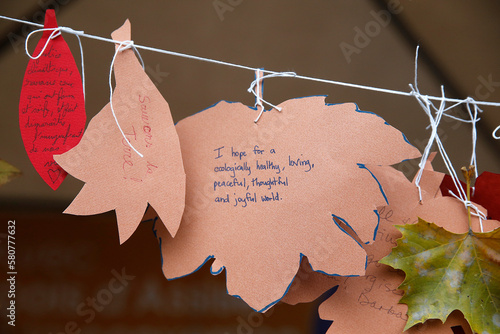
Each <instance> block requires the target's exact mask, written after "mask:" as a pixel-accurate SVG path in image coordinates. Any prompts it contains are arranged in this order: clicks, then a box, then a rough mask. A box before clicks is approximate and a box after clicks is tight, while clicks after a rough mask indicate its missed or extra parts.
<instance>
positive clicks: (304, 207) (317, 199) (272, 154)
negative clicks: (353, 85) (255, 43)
mask: <svg viewBox="0 0 500 334" xmlns="http://www.w3.org/2000/svg"><path fill="white" fill-rule="evenodd" d="M280 107H282V111H281V112H278V111H275V110H272V111H268V112H266V113H264V115H263V116H262V118H261V119H260V120H259V122H258V123H257V124H255V123H254V119H255V117H256V115H257V113H256V111H255V109H253V108H250V107H247V106H244V105H243V104H241V103H229V102H220V103H218V104H216V105H215V106H213V107H212V108H209V109H207V110H205V111H203V112H201V113H198V114H196V115H194V116H191V117H189V118H187V119H185V120H182V121H181V122H179V123H178V124H177V126H176V128H177V132H178V134H179V139H180V141H181V149H182V154H183V159H184V167H185V168H186V174H187V188H186V210H185V212H184V216H183V221H182V224H181V227H180V229H179V233H178V234H177V235H176V237H175V238H171V237H170V236H169V235H168V233H165V231H164V229H163V228H162V227H161V226H160V227H159V228H158V231H157V232H158V233H157V234H158V236H159V238H160V239H161V246H162V254H163V260H164V261H163V271H164V274H165V276H166V277H167V278H176V277H180V276H184V275H187V274H190V273H192V272H194V271H196V270H197V269H199V268H200V267H201V265H202V264H203V263H204V262H205V261H207V260H209V259H211V258H215V261H214V263H213V264H212V267H211V271H212V273H220V272H221V271H222V270H223V269H225V270H226V277H227V289H228V293H229V294H231V295H237V296H239V297H241V298H242V299H243V300H245V302H247V303H248V304H249V305H250V306H251V307H252V308H254V309H256V310H259V311H262V310H265V309H267V308H269V307H270V306H272V305H273V304H274V303H276V302H277V301H278V300H279V299H281V298H282V296H283V295H284V294H285V292H286V290H287V288H288V287H289V286H290V283H291V281H292V279H293V277H294V276H295V274H296V273H297V270H298V268H299V263H300V259H301V257H302V256H303V255H304V256H307V257H308V259H309V262H310V264H311V266H312V267H313V268H314V270H317V271H322V272H325V273H328V274H331V275H333V274H338V275H363V274H364V272H365V265H366V253H365V251H364V250H363V248H362V247H361V246H360V245H359V244H358V243H357V242H356V241H355V240H354V239H352V238H351V237H350V236H349V235H348V234H347V233H344V231H343V230H342V229H341V228H339V226H337V225H336V222H335V221H334V220H333V217H332V215H335V216H336V217H338V219H339V220H343V221H344V222H346V223H347V224H349V225H350V227H351V228H352V229H354V230H355V231H356V233H357V234H358V236H359V238H360V239H361V240H363V242H370V241H373V237H374V232H375V229H376V227H377V224H378V217H377V214H376V212H374V211H375V210H376V208H377V206H378V205H383V204H385V200H384V197H383V193H382V192H381V189H380V186H379V184H378V182H377V180H376V179H375V178H374V177H373V176H372V174H371V172H370V171H369V170H368V169H367V168H366V167H365V166H364V165H363V164H381V165H388V164H394V163H397V162H400V161H401V160H403V159H408V158H414V157H417V156H419V155H420V154H419V152H418V150H417V149H416V148H414V147H412V146H411V145H409V144H408V143H407V142H406V141H405V139H404V137H403V135H402V134H401V132H399V131H398V130H396V129H394V128H393V127H391V126H390V125H388V124H387V123H385V122H384V120H383V119H382V118H380V117H378V116H376V115H374V114H372V113H367V112H362V111H360V110H359V109H357V107H356V105H355V104H352V103H347V104H339V105H330V104H326V103H325V97H322V96H316V97H307V98H301V99H293V100H288V101H285V102H283V103H282V104H280Z"/></svg>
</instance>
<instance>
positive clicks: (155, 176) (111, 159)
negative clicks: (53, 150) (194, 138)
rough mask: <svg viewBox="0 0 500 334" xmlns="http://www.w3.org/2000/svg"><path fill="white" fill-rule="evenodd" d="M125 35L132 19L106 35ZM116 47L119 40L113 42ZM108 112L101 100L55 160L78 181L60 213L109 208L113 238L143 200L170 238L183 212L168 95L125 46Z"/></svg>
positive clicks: (133, 224)
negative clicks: (71, 145) (80, 184)
mask: <svg viewBox="0 0 500 334" xmlns="http://www.w3.org/2000/svg"><path fill="white" fill-rule="evenodd" d="M112 37H113V39H114V40H117V41H126V40H130V39H131V25H130V22H129V21H128V20H127V21H126V22H125V24H124V25H123V26H122V27H120V28H119V29H117V30H116V31H115V32H113V33H112ZM116 47H118V45H116ZM114 73H115V79H116V88H115V90H114V92H113V110H114V111H115V115H116V117H117V119H118V122H119V124H120V126H121V128H122V130H123V131H124V134H125V136H126V138H127V140H128V141H129V142H130V144H132V146H133V147H134V148H135V149H136V150H138V151H139V152H140V153H141V154H142V155H143V157H141V156H139V155H138V154H137V153H136V152H135V151H134V150H133V149H132V148H131V146H130V145H129V143H127V140H125V138H124V137H123V135H122V134H121V132H120V130H119V128H118V125H117V123H116V121H115V118H114V116H113V114H112V111H111V106H110V104H109V103H108V104H107V105H106V106H105V107H104V108H103V109H102V110H101V111H100V112H99V113H98V114H97V115H96V116H95V117H94V118H92V120H91V121H90V123H89V126H88V127H87V130H86V131H85V134H84V135H83V138H82V141H81V142H80V143H79V144H78V145H77V146H76V147H74V148H73V149H72V150H70V151H69V152H67V153H65V154H62V155H58V156H55V159H56V161H57V162H58V163H59V164H60V165H61V166H62V167H63V168H64V169H65V170H67V171H68V173H70V174H71V175H73V176H74V177H76V178H78V179H80V180H82V181H85V185H84V186H83V188H82V190H81V191H80V193H79V194H78V196H77V197H76V198H75V199H74V200H73V202H72V203H71V204H70V206H69V207H68V208H67V209H66V211H65V213H70V214H75V215H92V214H98V213H102V212H106V211H110V210H115V211H116V216H117V222H118V232H119V236H120V243H123V242H125V241H126V240H127V239H128V238H129V237H130V236H131V235H132V234H133V233H134V231H135V230H136V228H137V226H138V225H139V223H140V222H141V218H142V217H143V215H144V212H145V211H146V208H147V206H148V203H149V204H151V206H152V207H153V208H154V209H155V211H156V212H157V213H158V215H159V216H160V217H161V218H162V221H163V223H164V224H165V226H166V228H167V229H168V232H167V233H170V234H171V235H172V236H174V235H175V234H176V232H177V229H178V228H179V224H180V221H181V216H182V212H183V211H184V196H185V185H186V175H185V173H184V168H183V165H182V156H181V149H180V145H179V138H178V137H177V132H176V131H175V127H174V123H173V120H172V115H171V114H170V108H169V106H168V103H167V101H165V99H164V98H163V96H162V95H161V93H160V92H159V91H158V89H157V88H156V86H155V85H154V83H153V82H152V81H151V80H150V79H149V77H148V75H147V74H146V73H145V72H144V70H143V68H142V66H141V64H140V63H139V61H138V60H137V57H136V56H135V54H134V51H133V50H132V49H127V50H123V51H120V52H118V53H117V55H116V59H115V62H114Z"/></svg>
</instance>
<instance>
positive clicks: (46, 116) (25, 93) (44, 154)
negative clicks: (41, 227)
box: [19, 10, 86, 190]
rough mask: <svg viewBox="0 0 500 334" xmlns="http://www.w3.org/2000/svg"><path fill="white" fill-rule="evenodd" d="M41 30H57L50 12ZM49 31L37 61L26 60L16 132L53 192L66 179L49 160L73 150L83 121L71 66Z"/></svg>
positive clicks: (80, 93)
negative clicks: (19, 133)
mask: <svg viewBox="0 0 500 334" xmlns="http://www.w3.org/2000/svg"><path fill="white" fill-rule="evenodd" d="M45 28H47V29H49V28H53V29H55V28H57V21H56V16H55V12H54V10H47V12H46V14H45ZM53 31H54V30H46V31H44V32H43V35H42V38H41V39H40V41H39V42H38V45H37V47H36V49H35V51H34V52H33V55H34V57H36V56H38V55H40V57H39V58H38V59H30V61H29V63H28V67H27V68H26V73H25V75H24V80H23V87H22V90H21V99H20V102H19V126H20V128H21V135H22V138H23V142H24V147H25V148H26V152H27V153H28V156H29V158H30V160H31V163H32V164H33V166H34V167H35V169H36V171H37V172H38V174H40V176H41V177H42V178H43V180H44V181H45V182H47V184H48V185H49V186H50V187H51V188H52V189H54V190H55V189H57V188H58V187H59V186H60V185H61V183H62V181H63V180H64V178H65V177H66V175H67V173H66V172H65V171H64V170H63V169H62V168H61V167H60V166H58V165H57V163H56V162H55V161H54V159H53V155H54V154H62V153H64V152H66V151H68V150H69V149H71V148H72V147H74V146H75V145H76V144H78V142H79V141H80V139H81V137H82V135H83V130H84V128H85V120H86V116H85V102H84V97H83V87H82V81H81V77H80V73H79V72H78V68H77V67H76V64H75V60H74V59H73V55H72V54H71V51H70V50H69V47H68V45H67V44H66V42H65V41H64V39H63V37H62V36H61V35H59V36H57V37H53V38H50V36H51V34H52V33H53ZM45 45H46V48H45V50H44V51H43V52H42V49H43V48H44V46H45ZM40 53H41V54H40Z"/></svg>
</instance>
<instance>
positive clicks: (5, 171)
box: [0, 159, 21, 186]
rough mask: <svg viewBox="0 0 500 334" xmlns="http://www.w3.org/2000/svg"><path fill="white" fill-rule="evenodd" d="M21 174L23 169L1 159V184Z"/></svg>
mask: <svg viewBox="0 0 500 334" xmlns="http://www.w3.org/2000/svg"><path fill="white" fill-rule="evenodd" d="M19 175H21V171H20V170H19V169H17V168H16V167H14V166H12V165H11V164H9V163H8V162H5V161H4V160H2V159H0V186H1V185H3V184H5V183H7V182H9V181H10V180H12V179H13V178H15V177H17V176H19Z"/></svg>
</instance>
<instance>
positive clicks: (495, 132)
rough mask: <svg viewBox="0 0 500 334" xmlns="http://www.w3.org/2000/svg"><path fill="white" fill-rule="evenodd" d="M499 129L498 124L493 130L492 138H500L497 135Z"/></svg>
mask: <svg viewBox="0 0 500 334" xmlns="http://www.w3.org/2000/svg"><path fill="white" fill-rule="evenodd" d="M498 130H500V125H499V126H497V127H496V128H495V130H493V138H495V139H500V136H497V131H498Z"/></svg>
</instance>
